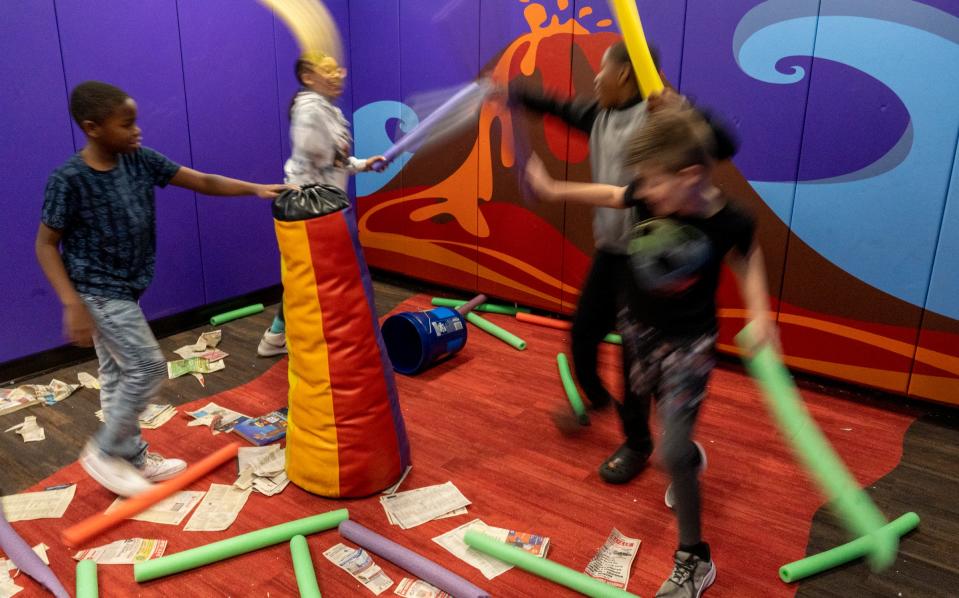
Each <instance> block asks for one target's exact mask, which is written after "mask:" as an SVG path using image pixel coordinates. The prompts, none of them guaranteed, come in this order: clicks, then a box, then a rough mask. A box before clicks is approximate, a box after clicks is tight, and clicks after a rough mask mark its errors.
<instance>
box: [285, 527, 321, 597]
mask: <svg viewBox="0 0 959 598" xmlns="http://www.w3.org/2000/svg"><path fill="white" fill-rule="evenodd" d="M290 554H291V555H292V556H293V572H294V573H296V585H297V587H298V588H299V589H300V598H321V596H320V586H319V585H318V584H317V583H316V569H314V568H313V556H312V555H311V554H310V545H309V544H307V543H306V538H304V537H303V536H300V535H296V536H293V539H292V540H290Z"/></svg>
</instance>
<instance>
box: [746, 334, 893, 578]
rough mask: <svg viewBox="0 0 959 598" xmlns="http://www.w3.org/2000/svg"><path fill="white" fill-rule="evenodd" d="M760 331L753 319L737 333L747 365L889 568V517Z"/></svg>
mask: <svg viewBox="0 0 959 598" xmlns="http://www.w3.org/2000/svg"><path fill="white" fill-rule="evenodd" d="M757 332H758V330H757V329H755V328H754V327H753V325H752V324H750V325H749V326H747V327H746V328H744V329H743V331H742V332H740V333H739V334H738V335H737V336H736V343H737V344H738V345H739V346H740V348H741V349H743V351H744V352H745V357H744V360H745V362H746V368H747V369H748V370H749V373H750V375H752V377H753V378H755V380H756V382H757V383H758V384H759V387H760V388H761V389H762V391H763V396H764V397H765V398H766V401H767V403H768V405H769V409H770V410H771V411H772V413H773V415H774V416H775V418H776V422H777V423H778V425H779V430H780V432H782V434H783V436H785V438H786V440H787V441H789V443H790V445H791V446H792V448H793V451H794V452H795V453H796V455H797V456H798V457H799V459H800V461H801V462H802V464H803V466H804V467H805V469H806V471H807V472H808V473H809V474H810V475H811V476H812V477H813V478H815V480H816V482H817V483H818V484H819V487H820V489H821V490H822V492H823V494H825V495H826V497H828V498H829V500H830V502H831V503H832V508H833V510H834V511H835V513H836V515H837V516H838V517H839V518H840V520H841V521H842V523H843V525H844V526H845V527H846V529H847V530H848V531H849V532H850V533H851V534H853V535H855V536H868V537H870V539H871V547H870V551H869V554H868V560H869V565H870V567H872V569H873V570H874V571H879V570H882V569H885V568H886V567H888V566H889V565H891V564H892V563H893V562H894V561H895V560H896V552H897V550H898V547H899V537H898V536H897V535H896V533H895V532H894V531H893V530H891V529H890V528H885V527H883V526H885V525H886V518H885V517H884V516H883V514H882V513H881V512H880V511H879V509H877V508H876V505H875V504H873V502H872V500H871V499H870V498H869V495H867V494H866V493H865V492H864V491H863V490H862V489H861V488H860V487H859V485H858V484H857V483H856V480H855V478H853V477H852V475H851V474H850V473H849V471H848V470H847V469H846V467H845V465H844V464H843V462H842V460H841V459H840V458H839V456H838V455H837V454H836V452H835V451H834V450H833V448H832V446H831V445H830V444H829V441H828V440H826V437H825V436H823V434H822V432H821V431H820V429H819V427H818V426H816V423H815V421H814V420H813V419H812V417H811V416H810V415H809V412H808V411H807V410H806V406H805V405H804V404H803V401H802V398H801V397H800V396H799V393H798V392H797V391H796V387H795V385H794V384H793V382H792V379H791V378H790V377H789V372H788V371H787V370H786V367H785V366H784V365H783V363H782V360H781V359H780V358H779V355H778V352H777V351H776V349H774V348H773V346H770V344H769V343H768V342H757V340H756V333H757Z"/></svg>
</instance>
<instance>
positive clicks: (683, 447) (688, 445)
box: [660, 440, 699, 474]
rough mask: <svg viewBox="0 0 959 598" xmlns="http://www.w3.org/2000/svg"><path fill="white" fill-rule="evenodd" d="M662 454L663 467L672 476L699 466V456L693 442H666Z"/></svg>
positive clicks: (661, 450)
mask: <svg viewBox="0 0 959 598" xmlns="http://www.w3.org/2000/svg"><path fill="white" fill-rule="evenodd" d="M660 452H661V453H662V457H661V458H662V462H663V466H664V467H665V468H666V469H667V470H668V471H669V472H670V473H672V474H675V473H681V472H684V471H688V470H692V469H694V468H695V467H696V466H697V465H698V460H699V455H698V454H697V450H696V445H695V444H693V441H692V440H686V442H682V443H679V442H666V443H664V444H663V446H662V447H661V449H660Z"/></svg>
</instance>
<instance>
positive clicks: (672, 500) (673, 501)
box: [663, 440, 706, 509]
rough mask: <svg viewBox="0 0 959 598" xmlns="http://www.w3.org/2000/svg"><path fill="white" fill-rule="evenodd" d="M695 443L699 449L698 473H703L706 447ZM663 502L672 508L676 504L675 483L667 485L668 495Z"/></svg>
mask: <svg viewBox="0 0 959 598" xmlns="http://www.w3.org/2000/svg"><path fill="white" fill-rule="evenodd" d="M693 444H695V445H696V448H697V449H699V467H698V468H697V471H696V474H697V475H703V472H704V471H706V449H704V448H703V445H701V444H699V443H698V442H696V441H695V440H694V441H693ZM663 502H664V503H666V506H667V507H669V508H670V509H672V508H673V507H675V506H676V497H675V496H674V495H673V485H672V484H670V485H669V486H667V487H666V496H665V497H663Z"/></svg>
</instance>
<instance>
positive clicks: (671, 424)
mask: <svg viewBox="0 0 959 598" xmlns="http://www.w3.org/2000/svg"><path fill="white" fill-rule="evenodd" d="M714 143H715V140H714V139H713V134H712V132H711V130H710V127H709V126H708V125H707V124H706V122H705V121H704V119H703V118H702V116H701V115H700V114H699V113H698V112H697V111H696V110H694V109H692V108H690V107H688V106H684V105H678V104H677V105H674V106H668V107H664V108H663V109H661V110H658V111H657V112H654V113H652V114H650V115H649V116H648V117H647V123H646V126H644V127H643V128H642V129H641V130H640V131H639V132H638V133H637V134H636V135H635V136H634V137H633V139H632V140H631V141H630V143H629V146H628V147H627V148H626V152H625V153H626V162H627V165H628V166H629V167H631V168H634V169H635V171H636V172H641V173H642V176H641V177H640V178H637V179H636V180H634V181H633V182H632V183H631V184H630V185H628V186H626V187H616V186H612V185H598V184H590V183H568V182H561V181H555V180H553V179H551V178H550V177H549V175H548V174H547V173H546V170H545V169H544V167H543V165H542V163H541V162H540V161H539V160H538V159H535V158H534V159H533V160H531V161H530V163H529V165H528V167H527V180H528V182H529V183H530V185H531V187H532V188H533V189H534V190H535V191H536V192H537V194H538V195H539V197H540V198H541V199H543V200H544V201H575V202H577V203H583V204H588V205H594V206H605V207H617V208H624V209H625V208H631V209H632V210H633V216H634V218H633V229H632V233H631V237H630V242H629V262H630V269H631V273H632V276H631V280H630V282H629V288H628V298H629V300H628V307H627V308H626V309H624V310H622V311H621V312H620V314H619V320H620V324H619V326H620V328H619V329H620V331H621V333H622V335H623V350H624V351H626V354H627V358H626V361H627V363H628V365H629V383H630V387H631V390H632V391H633V392H636V393H639V394H648V395H652V396H653V397H654V398H655V399H656V405H657V413H658V415H659V418H660V420H661V422H662V426H663V431H664V437H663V442H662V446H661V460H662V463H663V464H664V466H665V467H666V469H667V470H668V472H669V475H670V478H671V480H672V483H671V484H670V486H669V488H668V489H667V491H666V504H667V506H669V507H671V508H675V511H676V516H677V519H678V522H679V549H678V550H677V551H676V556H675V567H674V569H673V573H672V575H671V576H670V577H669V579H667V580H666V582H665V583H664V584H663V586H662V587H661V588H660V590H659V592H657V594H656V596H658V597H669V598H678V597H680V596H682V597H698V596H700V595H701V594H702V592H703V591H704V590H705V589H706V588H707V587H709V585H711V584H712V583H713V581H714V580H715V578H716V567H715V565H714V563H713V562H712V559H711V556H710V552H709V545H708V544H706V543H705V542H704V541H703V539H702V536H701V530H700V528H701V526H700V500H699V472H700V471H702V469H703V468H704V466H705V456H704V455H705V453H703V451H702V448H701V447H700V446H698V444H697V443H694V442H693V441H692V439H691V437H692V432H693V427H694V425H695V423H696V416H697V414H698V412H699V406H700V404H701V402H702V400H703V398H704V397H705V395H706V382H707V380H708V378H709V374H710V372H711V371H712V368H713V366H714V362H715V358H714V348H715V342H716V331H717V323H716V290H717V287H718V286H719V273H720V268H721V266H722V263H723V261H725V262H726V263H727V264H728V265H729V266H730V267H731V268H732V270H733V272H734V273H735V275H736V277H737V281H738V283H739V289H740V292H741V293H742V296H743V299H744V301H745V303H746V306H747V308H748V310H749V313H750V317H751V319H752V320H753V329H754V333H755V341H756V342H757V343H760V342H767V341H772V342H774V343H775V342H776V329H775V326H774V324H773V321H772V320H771V319H770V316H769V296H768V290H767V284H766V270H765V266H764V264H763V257H762V252H761V250H760V249H759V247H758V245H757V244H756V242H755V235H754V232H755V223H754V220H753V218H752V216H751V215H749V214H748V213H747V212H745V211H744V210H743V209H742V208H740V207H739V206H738V205H737V204H736V203H735V202H733V201H731V200H730V199H729V198H727V197H725V196H723V195H722V193H721V192H720V191H719V189H717V188H716V187H714V186H713V185H712V183H711V179H710V175H711V170H712V159H711V155H713V144H714Z"/></svg>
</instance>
